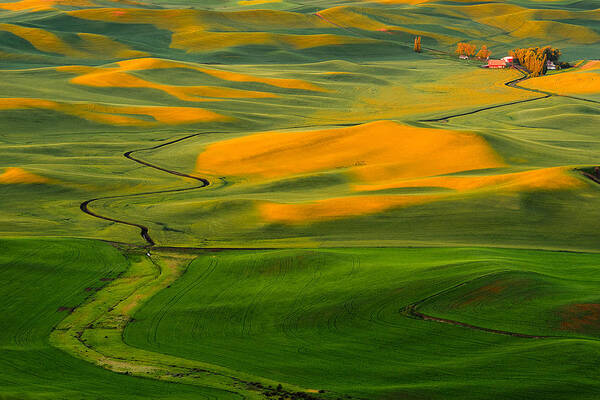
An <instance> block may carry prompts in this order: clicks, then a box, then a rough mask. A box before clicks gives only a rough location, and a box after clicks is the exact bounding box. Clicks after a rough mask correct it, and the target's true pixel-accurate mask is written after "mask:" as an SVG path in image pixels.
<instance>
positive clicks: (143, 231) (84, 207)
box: [79, 132, 211, 247]
mask: <svg viewBox="0 0 600 400" xmlns="http://www.w3.org/2000/svg"><path fill="white" fill-rule="evenodd" d="M206 133H211V132H204V133H195V134H192V135H187V136H184V137H181V138H179V139H175V140H170V141H168V142H165V143H161V144H159V145H156V146H152V147H145V148H142V149H137V150H130V151H128V152H125V153H124V154H123V156H124V157H125V158H127V159H129V160H131V161H134V162H136V163H138V164H141V165H144V166H146V167H150V168H154V169H156V170H159V171H163V172H166V173H169V174H171V175H176V176H181V177H184V178H190V179H194V180H196V181H198V182H200V185H198V186H193V187H189V188H181V189H168V190H157V191H152V192H143V193H134V194H125V195H119V196H105V197H96V198H94V199H90V200H86V201H84V202H83V203H81V204H80V205H79V208H80V209H81V211H83V212H84V213H86V214H88V215H91V216H92V217H95V218H100V219H103V220H105V221H111V222H116V223H118V224H123V225H128V226H133V227H135V228H138V229H139V230H140V235H141V236H142V238H143V239H144V240H145V241H146V243H147V247H152V246H154V245H155V244H156V242H155V241H154V239H152V237H151V236H150V233H149V229H148V227H147V226H145V225H142V224H138V223H135V222H130V221H125V220H122V219H117V218H112V217H107V216H105V215H101V214H98V213H97V212H94V211H92V210H90V208H89V205H90V204H91V203H93V202H95V201H98V200H112V199H122V198H126V197H134V196H144V195H149V194H159V193H176V192H184V191H188V190H195V189H200V188H203V187H206V186H209V185H210V181H209V180H208V179H206V178H202V177H198V176H194V175H189V174H184V173H183V172H179V171H174V170H171V169H167V168H163V167H160V166H158V165H156V164H152V163H149V162H147V161H144V160H141V159H139V158H137V157H134V156H133V153H135V152H138V151H144V150H155V149H158V148H161V147H165V146H169V145H171V144H174V143H178V142H181V141H183V140H186V139H190V138H192V137H195V136H199V135H204V134H206Z"/></svg>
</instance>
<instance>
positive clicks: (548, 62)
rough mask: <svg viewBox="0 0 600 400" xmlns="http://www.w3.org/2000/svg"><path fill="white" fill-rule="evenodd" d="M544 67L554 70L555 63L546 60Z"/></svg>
mask: <svg viewBox="0 0 600 400" xmlns="http://www.w3.org/2000/svg"><path fill="white" fill-rule="evenodd" d="M546 69H547V70H555V69H556V64H554V63H553V62H552V61H550V60H548V61H547V62H546Z"/></svg>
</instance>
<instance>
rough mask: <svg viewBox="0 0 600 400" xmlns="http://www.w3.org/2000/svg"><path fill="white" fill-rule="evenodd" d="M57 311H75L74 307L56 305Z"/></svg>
mask: <svg viewBox="0 0 600 400" xmlns="http://www.w3.org/2000/svg"><path fill="white" fill-rule="evenodd" d="M57 311H60V312H62V311H68V312H69V313H72V312H73V311H75V307H58V310H57Z"/></svg>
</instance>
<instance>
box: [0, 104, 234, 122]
mask: <svg viewBox="0 0 600 400" xmlns="http://www.w3.org/2000/svg"><path fill="white" fill-rule="evenodd" d="M36 108H38V109H46V110H53V111H57V112H61V113H64V114H69V115H73V116H76V117H80V118H84V119H87V120H90V121H93V122H98V123H102V124H109V125H118V126H156V125H162V124H165V125H180V124H195V123H202V122H211V121H226V120H227V119H228V118H227V117H225V116H223V115H220V114H217V113H215V112H212V111H209V110H205V109H203V108H196V107H159V106H152V107H151V106H114V105H104V104H90V103H66V102H57V101H52V100H44V99H32V98H0V110H19V109H36ZM142 117H143V118H142Z"/></svg>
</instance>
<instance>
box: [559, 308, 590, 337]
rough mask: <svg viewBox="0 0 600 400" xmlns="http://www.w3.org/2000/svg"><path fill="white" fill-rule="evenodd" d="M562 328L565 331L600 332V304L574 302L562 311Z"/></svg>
mask: <svg viewBox="0 0 600 400" xmlns="http://www.w3.org/2000/svg"><path fill="white" fill-rule="evenodd" d="M560 314H561V320H562V322H561V324H560V328H561V329H562V330H565V331H574V332H585V333H592V332H593V333H600V304H597V303H583V304H572V305H570V306H568V307H566V308H565V309H564V310H563V311H562V312H561V313H560Z"/></svg>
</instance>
